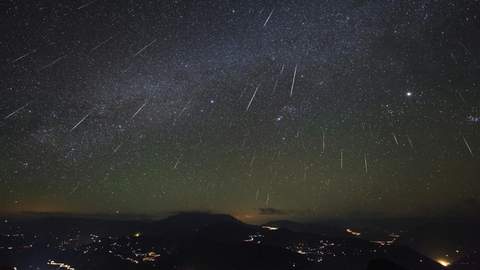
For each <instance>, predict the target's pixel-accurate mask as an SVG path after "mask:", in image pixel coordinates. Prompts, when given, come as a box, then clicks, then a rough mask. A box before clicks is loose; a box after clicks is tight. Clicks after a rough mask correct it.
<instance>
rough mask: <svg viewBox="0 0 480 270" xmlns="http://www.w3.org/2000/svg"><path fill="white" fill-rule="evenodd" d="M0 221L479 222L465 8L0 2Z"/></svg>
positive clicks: (477, 23) (359, 1)
mask: <svg viewBox="0 0 480 270" xmlns="http://www.w3.org/2000/svg"><path fill="white" fill-rule="evenodd" d="M0 5H1V15H0V17H1V22H2V23H1V33H2V34H1V37H0V74H1V80H0V91H1V92H0V93H1V98H0V153H1V155H0V164H1V167H0V211H2V212H10V213H11V212H16V213H18V212H21V211H34V212H66V213H92V214H93V213H104V214H113V215H115V214H146V215H157V214H161V213H167V212H175V211H213V212H223V213H229V214H233V215H235V216H237V217H240V218H244V219H248V218H251V219H255V218H258V217H272V218H273V217H279V216H285V217H307V218H330V217H344V218H354V217H417V216H420V217H422V216H423V217H424V216H460V217H465V216H473V215H475V213H478V211H480V166H479V165H480V163H479V162H480V139H479V135H480V129H479V128H480V93H479V91H480V49H479V48H480V12H479V10H480V2H479V1H478V0H465V1H457V0H455V1H454V0H451V1H442V0H439V1H429V0H424V1H393V0H389V1H383V0H382V1H380V0H379V1H368V0H354V1H338V0H329V1H294V0H289V1H287V0H285V1H257V0H242V1H237V0H235V1H233V0H232V1H210V0H209V1H181V0H177V1H136V0H135V1H134V0H130V1H127V0H125V1H113V0H93V1H90V0H85V1H53V0H40V1H17V0H10V1H4V2H3V3H2V4H0Z"/></svg>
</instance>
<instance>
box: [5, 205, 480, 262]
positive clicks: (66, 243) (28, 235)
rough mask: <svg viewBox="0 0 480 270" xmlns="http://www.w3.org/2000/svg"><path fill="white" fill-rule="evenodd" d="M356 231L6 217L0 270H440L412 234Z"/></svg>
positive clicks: (461, 258)
mask: <svg viewBox="0 0 480 270" xmlns="http://www.w3.org/2000/svg"><path fill="white" fill-rule="evenodd" d="M356 228H361V230H362V232H359V231H357V229H351V228H345V227H343V226H342V225H340V224H338V223H336V224H329V225H325V224H308V225H307V224H301V223H293V222H288V221H278V222H271V223H268V224H266V225H264V226H255V225H249V224H245V223H242V222H240V221H238V220H236V219H234V218H233V217H231V216H228V215H213V214H203V213H183V214H178V215H174V216H171V217H169V218H166V219H164V220H160V221H152V220H139V219H128V220H117V219H105V218H104V219H100V218H92V217H88V218H86V217H65V216H63V217H59V216H56V217H51V216H49V217H46V216H40V217H39V216H34V217H31V216H30V217H15V218H12V217H10V218H4V219H2V223H1V225H0V229H1V231H0V233H1V236H0V262H1V263H0V269H225V270H228V269H262V270H265V269H353V270H355V269H359V270H364V269H405V270H420V269H421V270H429V269H432V270H434V269H445V268H444V266H442V265H441V264H440V263H439V262H437V261H435V260H433V259H431V258H429V257H427V256H424V255H422V254H420V253H419V252H417V251H415V250H414V249H412V248H410V247H408V246H412V245H409V242H414V241H415V240H414V237H413V236H412V233H413V232H414V230H410V232H407V231H406V230H403V231H402V230H398V231H395V232H387V231H385V230H383V231H382V230H381V229H371V230H370V231H368V230H367V229H364V228H362V226H361V225H356ZM422 228H423V227H422V226H418V227H416V229H417V230H422ZM420 233H421V235H423V236H425V234H426V232H420ZM404 235H405V236H404ZM367 238H370V239H367ZM373 239H377V240H373ZM420 242H421V241H420ZM420 245H421V244H419V246H420ZM417 250H418V249H417ZM420 250H421V249H420ZM457 251H458V250H457ZM459 252H460V251H458V252H457V253H459ZM461 252H462V253H468V254H456V256H457V257H458V259H457V261H456V262H455V263H453V264H451V265H449V266H448V268H447V269H456V270H461V269H462V270H467V269H468V270H469V269H478V268H476V266H478V264H475V263H476V262H477V263H478V261H479V255H478V253H476V251H475V248H474V247H473V246H470V247H469V252H465V251H463V250H462V251H461ZM452 256H453V255H452ZM452 258H453V257H452ZM449 263H451V262H449Z"/></svg>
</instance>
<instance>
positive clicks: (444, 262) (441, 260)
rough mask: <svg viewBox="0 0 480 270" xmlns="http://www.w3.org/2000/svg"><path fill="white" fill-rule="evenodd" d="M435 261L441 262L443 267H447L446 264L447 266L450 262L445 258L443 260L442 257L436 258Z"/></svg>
mask: <svg viewBox="0 0 480 270" xmlns="http://www.w3.org/2000/svg"><path fill="white" fill-rule="evenodd" d="M437 262H438V263H439V264H441V265H442V266H443V267H447V266H449V265H450V264H451V263H450V262H448V261H446V260H444V259H438V260H437Z"/></svg>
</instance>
